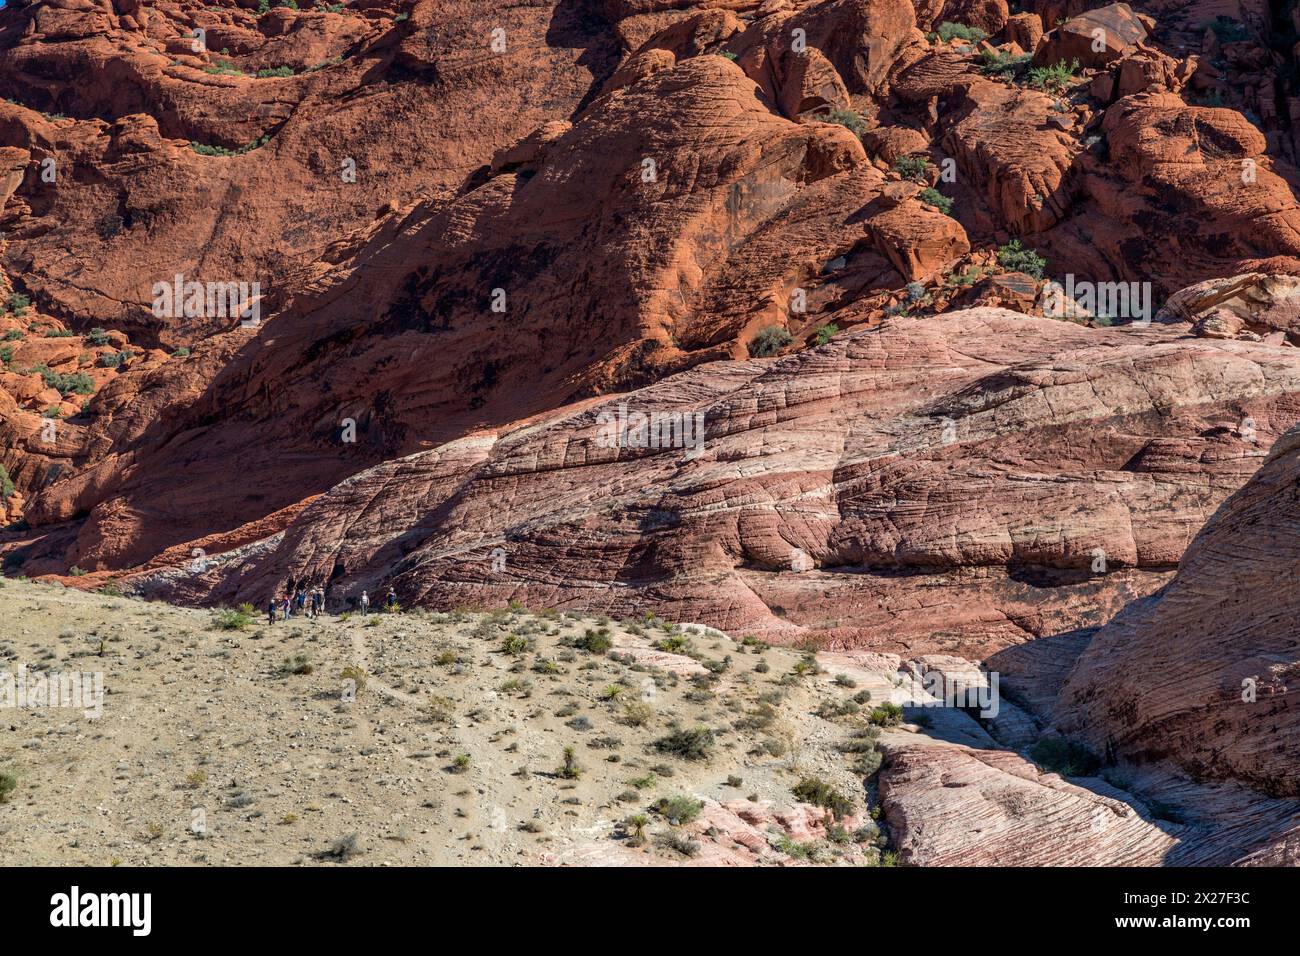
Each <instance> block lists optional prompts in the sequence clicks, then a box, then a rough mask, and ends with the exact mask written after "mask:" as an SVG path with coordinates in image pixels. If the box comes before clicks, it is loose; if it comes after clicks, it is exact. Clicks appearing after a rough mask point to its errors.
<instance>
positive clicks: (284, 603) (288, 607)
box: [280, 594, 293, 621]
mask: <svg viewBox="0 0 1300 956" xmlns="http://www.w3.org/2000/svg"><path fill="white" fill-rule="evenodd" d="M280 610H281V611H283V612H284V619H285V620H286V621H287V620H289V614H290V613H291V612H292V611H293V602H292V601H290V600H289V595H287V594H286V595H285V596H284V597H282V598H281V599H280Z"/></svg>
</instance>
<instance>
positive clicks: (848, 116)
mask: <svg viewBox="0 0 1300 956" xmlns="http://www.w3.org/2000/svg"><path fill="white" fill-rule="evenodd" d="M823 118H824V119H825V120H826V122H828V123H838V124H839V125H840V126H844V127H847V128H848V129H849V130H850V131H851V132H852V133H853V135H854V136H857V137H859V138H861V136H862V134H863V133H864V132H866V129H867V121H866V120H865V119H863V118H862V114H861V113H859V112H858V111H857V110H831V111H829V112H828V113H827V114H826V115H825V117H823Z"/></svg>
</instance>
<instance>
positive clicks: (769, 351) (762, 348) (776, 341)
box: [749, 325, 794, 358]
mask: <svg viewBox="0 0 1300 956" xmlns="http://www.w3.org/2000/svg"><path fill="white" fill-rule="evenodd" d="M793 341H794V336H792V335H791V334H790V333H789V332H787V331H786V330H785V329H783V328H781V326H779V325H769V326H768V327H767V328H765V329H763V330H762V331H761V332H759V333H758V335H756V336H754V341H752V342H750V343H749V354H750V355H752V356H754V357H755V358H768V357H769V356H772V355H775V354H776V353H777V352H779V351H781V350H782V349H783V348H785V347H786V346H787V345H789V344H790V343H791V342H793Z"/></svg>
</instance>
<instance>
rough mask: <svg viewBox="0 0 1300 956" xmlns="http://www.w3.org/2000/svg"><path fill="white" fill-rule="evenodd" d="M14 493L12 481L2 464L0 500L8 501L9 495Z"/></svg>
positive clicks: (0, 467) (0, 471)
mask: <svg viewBox="0 0 1300 956" xmlns="http://www.w3.org/2000/svg"><path fill="white" fill-rule="evenodd" d="M13 493H14V482H13V479H12V478H10V477H9V471H8V469H6V468H5V466H4V465H0V501H8V500H9V496H10V495H12V494H13Z"/></svg>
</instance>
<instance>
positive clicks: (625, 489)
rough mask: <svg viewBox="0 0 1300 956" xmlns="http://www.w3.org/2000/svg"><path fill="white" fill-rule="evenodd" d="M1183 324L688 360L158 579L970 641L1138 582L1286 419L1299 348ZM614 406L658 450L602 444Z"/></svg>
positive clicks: (1148, 578)
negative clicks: (650, 428)
mask: <svg viewBox="0 0 1300 956" xmlns="http://www.w3.org/2000/svg"><path fill="white" fill-rule="evenodd" d="M1185 329H1186V327H1185V326H1172V327H1159V326H1157V327H1154V328H1153V329H1152V330H1149V331H1147V332H1145V333H1141V332H1136V331H1117V330H1104V329H1088V328H1083V327H1080V326H1076V325H1073V324H1070V323H1062V322H1057V321H1053V320H1049V319H1042V318H1031V317H1027V316H1020V315H1016V314H1015V313H1011V312H1006V311H1002V310H973V311H969V312H962V313H954V314H952V315H948V316H942V317H936V318H932V319H925V320H894V321H890V322H888V323H886V324H885V325H884V326H883V327H882V328H881V329H880V330H878V331H875V332H863V333H857V334H853V335H850V336H847V337H837V338H836V339H834V340H833V341H832V342H831V344H829V345H827V346H824V347H822V348H819V349H817V350H814V351H808V352H803V353H800V354H797V355H794V356H791V357H789V358H786V359H783V360H780V361H776V362H773V361H749V362H743V363H734V362H729V363H715V364H710V365H705V366H700V367H697V368H695V369H693V370H691V371H689V372H685V373H681V374H679V375H676V376H673V377H671V378H669V379H666V380H665V381H663V382H661V383H659V384H657V385H655V386H651V387H649V388H646V389H643V390H639V391H637V392H633V393H631V394H629V395H625V396H621V397H620V398H618V399H614V400H610V399H607V400H603V401H598V402H588V403H584V404H582V405H579V406H573V407H571V408H568V409H565V410H562V411H561V412H559V413H556V414H553V415H549V416H542V417H540V418H538V419H535V420H533V421H530V422H528V423H525V424H522V425H519V426H514V427H511V428H507V429H502V430H499V431H497V432H493V433H482V434H479V435H475V436H471V437H469V438H466V439H462V440H458V441H454V442H451V443H449V444H447V445H444V446H441V447H439V448H437V449H434V450H430V451H427V452H420V453H417V454H414V455H411V456H408V457H406V458H403V459H400V460H398V461H393V462H388V463H385V464H383V465H380V466H377V467H376V468H374V469H371V470H369V471H367V472H364V473H362V474H360V475H357V476H355V477H354V478H352V479H349V480H348V481H346V482H344V483H342V484H340V485H338V486H337V487H335V488H334V489H332V490H331V491H329V492H328V493H327V494H325V495H324V496H322V497H321V498H319V499H317V500H316V501H315V502H313V503H312V504H311V505H310V506H308V507H307V508H306V509H305V510H304V511H302V513H301V514H299V515H298V516H297V518H295V519H294V520H293V522H291V523H290V524H289V525H288V527H287V529H286V530H285V532H284V533H283V534H282V535H279V536H277V537H276V538H274V539H272V540H267V541H266V542H264V543H263V544H260V545H258V546H256V547H254V548H252V549H251V550H249V551H246V552H240V553H238V554H232V555H230V556H229V558H228V559H225V560H223V561H221V563H220V565H219V567H214V568H212V569H209V571H208V573H207V574H204V575H199V576H197V577H189V576H185V577H182V578H180V579H172V580H171V581H170V583H169V584H168V588H170V589H171V593H173V594H175V595H177V596H180V597H182V598H185V599H191V600H194V599H198V600H217V599H220V600H225V601H231V600H242V599H244V597H245V596H246V595H248V594H250V593H260V592H261V591H263V590H267V589H271V588H273V587H277V586H280V585H281V584H283V583H284V582H285V581H286V580H289V579H303V578H305V579H311V580H328V581H330V582H331V584H332V586H333V587H335V588H336V589H337V590H338V591H339V592H340V593H341V594H350V593H353V592H354V591H359V590H360V589H361V588H363V587H369V588H371V589H373V588H375V587H376V586H377V585H378V584H379V583H380V582H381V581H387V580H393V581H395V582H396V584H397V587H398V590H399V594H400V595H401V597H402V600H403V603H408V604H409V603H417V604H433V605H453V604H462V603H476V602H484V603H487V604H490V605H495V604H498V603H504V602H505V601H506V600H508V599H511V598H518V599H520V600H524V601H525V602H526V603H529V604H532V605H558V606H566V605H583V606H589V607H599V608H601V609H603V610H607V611H609V612H612V613H629V612H630V611H631V610H632V609H633V608H636V607H646V606H649V607H655V608H661V609H662V608H668V607H672V608H675V609H676V610H677V612H678V613H679V614H680V615H681V616H684V617H686V618H689V619H691V620H699V621H702V622H704V623H708V624H711V625H713V626H717V627H720V628H723V629H726V630H730V631H740V632H745V631H751V630H752V631H755V632H762V633H766V634H770V635H776V636H781V637H786V638H793V637H795V636H797V635H801V634H808V633H813V634H816V635H818V636H820V637H823V638H825V639H828V640H830V641H831V642H832V643H835V644H838V645H845V646H863V645H869V646H882V647H887V648H898V647H904V648H907V649H909V650H912V651H917V652H926V651H930V650H946V651H951V652H953V653H958V654H961V655H963V656H967V657H983V656H985V655H986V654H987V653H990V652H992V651H995V650H997V649H999V648H1001V647H1005V646H1007V645H1009V644H1014V643H1019V642H1020V641H1023V640H1025V639H1027V638H1030V637H1034V636H1037V635H1042V634H1050V633H1056V632H1058V631H1061V630H1065V629H1068V628H1069V627H1071V626H1077V625H1078V624H1081V623H1083V624H1088V623H1091V624H1100V623H1102V622H1103V621H1104V620H1105V619H1106V618H1107V617H1108V616H1109V615H1110V614H1113V613H1114V612H1115V611H1117V610H1119V608H1120V607H1121V606H1123V604H1124V603H1125V602H1127V601H1128V600H1130V599H1132V598H1134V597H1138V596H1141V595H1143V594H1145V593H1148V592H1149V591H1151V590H1153V589H1155V588H1156V587H1158V586H1159V585H1160V584H1162V583H1163V582H1164V581H1165V580H1166V579H1167V576H1168V572H1169V571H1170V570H1172V568H1173V567H1174V566H1175V565H1176V564H1177V562H1178V559H1179V557H1180V556H1181V554H1182V551H1183V549H1184V548H1185V547H1186V544H1187V542H1188V541H1190V540H1191V538H1192V536H1193V535H1194V534H1195V533H1196V531H1197V529H1198V528H1199V527H1200V525H1201V524H1202V523H1203V521H1204V520H1205V519H1206V518H1207V517H1208V516H1209V515H1210V514H1212V513H1213V511H1214V509H1215V508H1217V507H1218V505H1219V504H1220V503H1221V502H1222V501H1223V500H1224V498H1226V497H1227V496H1228V495H1229V494H1230V493H1231V492H1232V491H1233V490H1235V489H1236V488H1237V487H1239V485H1240V484H1241V483H1242V482H1243V481H1245V479H1246V478H1247V477H1248V476H1249V474H1250V472H1251V471H1252V470H1253V469H1254V468H1255V466H1256V464H1257V462H1258V461H1259V459H1260V456H1261V455H1262V454H1263V451H1262V449H1263V448H1264V447H1266V446H1267V444H1268V443H1269V441H1271V439H1272V437H1273V436H1274V435H1275V434H1277V433H1278V432H1279V431H1280V430H1281V429H1283V428H1285V427H1288V426H1289V425H1290V424H1291V423H1292V422H1294V421H1296V420H1297V419H1300V357H1297V355H1295V354H1293V353H1292V352H1291V351H1289V350H1280V349H1276V348H1269V347H1266V346H1263V345H1261V344H1258V343H1245V342H1219V341H1212V340H1205V339H1195V338H1189V337H1186V336H1185V334H1183V332H1185ZM639 413H644V414H646V415H651V414H653V415H654V416H656V418H657V423H658V425H659V427H660V428H662V429H663V431H662V432H656V434H655V436H654V439H657V438H658V437H660V435H662V437H663V438H664V439H665V443H671V444H674V445H675V447H663V448H656V447H649V448H637V447H629V445H630V443H632V442H635V441H636V440H637V437H636V436H637V432H636V431H635V429H633V430H631V431H629V433H628V436H624V439H626V440H624V439H621V438H620V437H619V433H618V431H617V423H618V422H619V421H621V420H623V419H626V418H628V417H629V416H634V415H636V414H639ZM696 416H698V418H697V417H696ZM1247 417H1249V418H1250V419H1251V421H1252V423H1253V429H1254V431H1248V432H1247V434H1246V436H1244V437H1243V435H1242V434H1241V428H1240V424H1241V422H1242V420H1243V419H1244V418H1247ZM665 422H667V424H665ZM696 422H701V423H702V433H695V432H692V433H691V436H692V440H694V439H699V441H698V442H695V443H692V444H689V445H688V444H687V436H686V435H684V433H683V432H682V430H681V429H682V427H683V426H691V427H694V423H696ZM670 426H673V427H676V428H677V429H678V431H676V432H669V431H668V430H667V429H668V428H669V427H670ZM701 434H702V438H700V437H699V436H700V435H701ZM629 436H630V437H629ZM654 439H651V441H650V443H651V444H652V445H653V444H654V443H655V440H654ZM678 439H680V440H678ZM619 441H624V443H623V445H622V446H620V445H619V444H618V442H619ZM494 553H495V555H496V557H497V558H498V559H499V560H498V561H496V562H494V560H493V557H494ZM494 564H495V570H494Z"/></svg>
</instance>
